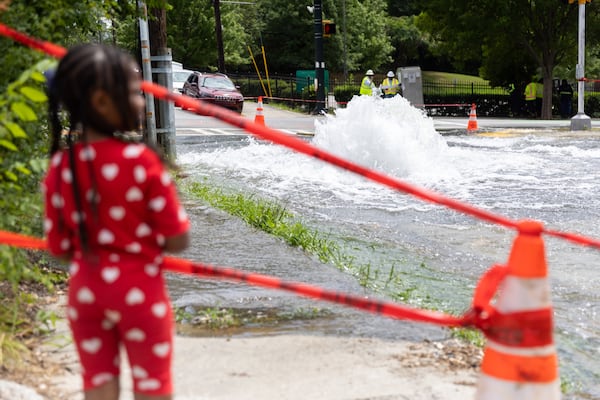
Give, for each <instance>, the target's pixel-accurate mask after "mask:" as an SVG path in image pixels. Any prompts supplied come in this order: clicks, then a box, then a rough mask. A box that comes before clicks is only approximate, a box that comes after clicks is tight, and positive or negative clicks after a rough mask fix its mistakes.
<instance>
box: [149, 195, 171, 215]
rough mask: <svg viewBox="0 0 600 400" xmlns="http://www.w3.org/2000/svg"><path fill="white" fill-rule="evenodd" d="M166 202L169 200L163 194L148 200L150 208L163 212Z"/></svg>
mask: <svg viewBox="0 0 600 400" xmlns="http://www.w3.org/2000/svg"><path fill="white" fill-rule="evenodd" d="M166 204H167V200H166V199H165V198H164V197H162V196H158V197H155V198H153V199H151V200H150V201H149V202H148V206H149V207H150V209H151V210H153V211H156V212H161V211H162V210H163V209H164V208H165V205H166Z"/></svg>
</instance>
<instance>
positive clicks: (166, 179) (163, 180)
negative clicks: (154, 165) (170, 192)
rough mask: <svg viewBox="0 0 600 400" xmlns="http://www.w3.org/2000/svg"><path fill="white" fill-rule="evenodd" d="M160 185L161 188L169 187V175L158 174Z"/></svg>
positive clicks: (165, 172) (165, 173) (164, 172)
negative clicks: (161, 185)
mask: <svg viewBox="0 0 600 400" xmlns="http://www.w3.org/2000/svg"><path fill="white" fill-rule="evenodd" d="M160 183H162V184H163V186H169V185H170V184H171V174H169V173H168V172H167V171H163V173H162V174H160Z"/></svg>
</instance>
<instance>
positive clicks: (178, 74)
mask: <svg viewBox="0 0 600 400" xmlns="http://www.w3.org/2000/svg"><path fill="white" fill-rule="evenodd" d="M192 72H194V71H191V70H189V69H179V70H178V69H173V92H174V93H178V94H179V93H181V92H182V89H183V84H184V83H185V81H186V80H187V78H188V77H189V76H190V75H191V74H192Z"/></svg>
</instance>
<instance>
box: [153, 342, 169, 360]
mask: <svg viewBox="0 0 600 400" xmlns="http://www.w3.org/2000/svg"><path fill="white" fill-rule="evenodd" d="M169 351H171V345H170V344H169V343H168V342H163V343H156V344H155V345H154V346H152V353H153V354H154V355H155V356H157V357H160V358H165V357H166V356H168V355H169Z"/></svg>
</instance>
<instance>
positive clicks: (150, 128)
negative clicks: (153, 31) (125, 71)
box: [137, 1, 156, 146]
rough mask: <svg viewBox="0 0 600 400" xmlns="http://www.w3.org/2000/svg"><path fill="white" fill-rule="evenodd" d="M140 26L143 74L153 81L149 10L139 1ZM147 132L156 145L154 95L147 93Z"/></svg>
mask: <svg viewBox="0 0 600 400" xmlns="http://www.w3.org/2000/svg"><path fill="white" fill-rule="evenodd" d="M137 6H138V10H139V14H140V15H141V17H140V18H139V20H138V23H139V26H140V47H141V53H142V54H141V61H142V62H141V64H142V75H143V77H144V80H145V81H149V82H152V64H151V63H150V37H149V34H148V10H147V8H146V3H144V2H143V1H138V2H137ZM145 95H146V134H145V135H144V138H145V140H146V142H147V143H148V144H150V145H151V146H156V122H155V121H154V95H152V93H146V94H145Z"/></svg>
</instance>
